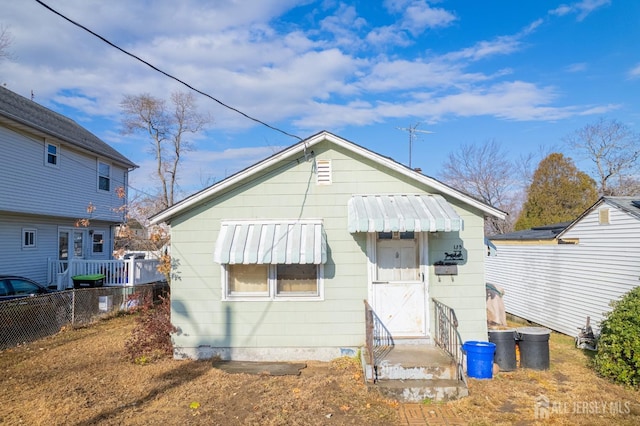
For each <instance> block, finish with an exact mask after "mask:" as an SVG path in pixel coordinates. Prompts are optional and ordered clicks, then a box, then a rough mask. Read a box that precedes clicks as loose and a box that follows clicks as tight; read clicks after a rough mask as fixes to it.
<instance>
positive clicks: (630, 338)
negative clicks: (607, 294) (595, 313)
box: [594, 287, 640, 388]
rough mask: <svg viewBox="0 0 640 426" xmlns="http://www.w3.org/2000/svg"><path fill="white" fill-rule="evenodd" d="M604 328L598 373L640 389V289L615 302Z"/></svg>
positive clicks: (602, 327) (612, 304)
mask: <svg viewBox="0 0 640 426" xmlns="http://www.w3.org/2000/svg"><path fill="white" fill-rule="evenodd" d="M611 306H612V308H613V310H612V311H611V312H609V313H608V314H607V315H606V317H605V319H604V321H602V323H601V326H600V328H601V329H600V339H599V340H598V353H597V354H596V356H595V358H594V366H595V369H596V371H597V372H598V373H599V374H600V375H602V376H604V377H607V378H610V379H612V380H613V381H615V382H618V383H622V384H625V385H629V386H633V387H636V388H638V387H640V287H636V288H634V289H633V290H631V291H630V292H628V293H627V294H626V295H625V296H624V297H623V298H622V299H621V300H620V301H617V302H612V303H611Z"/></svg>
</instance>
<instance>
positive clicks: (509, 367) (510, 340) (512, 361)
mask: <svg viewBox="0 0 640 426" xmlns="http://www.w3.org/2000/svg"><path fill="white" fill-rule="evenodd" d="M489 341H490V342H491V343H495V344H496V353H495V354H494V356H493V362H495V363H496V364H498V367H500V371H513V370H515V369H516V368H517V364H516V330H515V329H514V328H508V329H504V330H499V329H495V330H494V329H489Z"/></svg>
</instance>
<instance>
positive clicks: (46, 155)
mask: <svg viewBox="0 0 640 426" xmlns="http://www.w3.org/2000/svg"><path fill="white" fill-rule="evenodd" d="M49 146H54V147H55V148H56V153H55V154H52V155H54V156H55V158H56V162H55V164H52V163H50V162H49ZM44 165H45V166H47V167H51V168H54V169H59V168H60V144H57V143H53V142H49V141H48V140H46V139H45V140H44Z"/></svg>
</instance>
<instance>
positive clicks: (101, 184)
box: [98, 161, 111, 191]
mask: <svg viewBox="0 0 640 426" xmlns="http://www.w3.org/2000/svg"><path fill="white" fill-rule="evenodd" d="M98 189H99V190H101V191H110V190H111V166H110V165H109V164H106V163H103V162H101V161H98Z"/></svg>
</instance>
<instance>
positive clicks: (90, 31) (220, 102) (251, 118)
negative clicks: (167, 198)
mask: <svg viewBox="0 0 640 426" xmlns="http://www.w3.org/2000/svg"><path fill="white" fill-rule="evenodd" d="M35 1H36V2H37V3H39V4H40V5H41V6H43V7H44V8H46V9H48V10H50V11H51V12H53V13H55V14H56V15H58V16H59V17H61V18H62V19H64V20H66V21H68V22H70V23H72V24H73V25H75V26H77V27H79V28H82V29H83V30H85V31H86V32H88V33H89V34H91V35H93V36H95V37H97V38H99V39H100V40H102V41H103V42H105V43H107V44H108V45H109V46H111V47H113V48H115V49H118V50H119V51H121V52H122V53H124V54H125V55H128V56H130V57H132V58H134V59H135V60H137V61H139V62H142V63H143V64H145V65H146V66H148V67H149V68H151V69H153V70H154V71H157V72H159V73H160V74H163V75H165V76H166V77H169V78H170V79H172V80H175V81H177V82H178V83H180V84H182V85H184V86H186V87H188V88H189V89H191V90H193V91H194V92H196V93H199V94H201V95H202V96H205V97H207V98H209V99H211V100H212V101H214V102H217V103H218V104H220V105H222V106H223V107H225V108H227V109H230V110H231V111H234V112H236V113H238V114H240V115H242V116H243V117H245V118H248V119H249V120H251V121H254V122H256V123H258V124H262V125H263V126H266V127H268V128H269V129H271V130H275V131H276V132H280V133H282V134H284V135H286V136H289V137H292V138H295V139H298V140H299V141H302V138H301V137H300V136H297V135H294V134H291V133H288V132H286V131H284V130H282V129H279V128H277V127H274V126H272V125H270V124H267V123H265V122H264V121H262V120H259V119H257V118H254V117H252V116H250V115H248V114H246V113H244V112H242V111H240V110H239V109H237V108H234V107H232V106H230V105H227V104H225V103H224V102H222V101H220V100H218V99H216V98H214V97H213V96H211V95H209V94H208V93H206V92H203V91H202V90H199V89H196V88H195V87H193V86H191V85H190V84H188V83H186V82H184V81H182V80H180V79H179V78H178V77H175V76H173V75H171V74H169V73H168V72H166V71H163V70H161V69H160V68H158V67H156V66H155V65H153V64H151V63H149V62H147V61H145V60H144V59H142V58H140V57H138V56H136V55H134V54H133V53H130V52H128V51H127V50H125V49H123V48H121V47H120V46H118V45H116V44H115V43H112V42H111V41H109V40H107V39H106V38H104V37H102V36H101V35H100V34H97V33H95V32H94V31H92V30H90V29H89V28H87V27H85V26H84V25H82V24H80V23H78V22H76V21H74V20H73V19H71V18H68V17H66V16H65V15H63V14H62V13H60V12H58V11H57V10H55V9H53V8H52V7H51V6H49V5H47V4H45V3H44V2H42V1H41V0H35Z"/></svg>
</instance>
